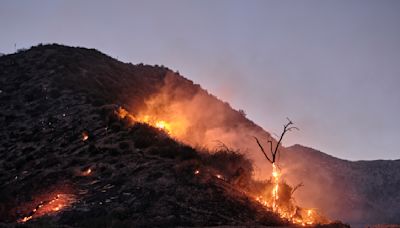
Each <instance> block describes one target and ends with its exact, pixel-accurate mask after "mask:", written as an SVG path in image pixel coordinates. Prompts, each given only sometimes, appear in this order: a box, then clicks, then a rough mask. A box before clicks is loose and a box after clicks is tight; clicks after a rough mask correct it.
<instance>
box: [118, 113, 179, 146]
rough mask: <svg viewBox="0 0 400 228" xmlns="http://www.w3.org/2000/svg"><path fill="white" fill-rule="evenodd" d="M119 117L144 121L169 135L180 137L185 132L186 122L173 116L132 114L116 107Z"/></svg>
mask: <svg viewBox="0 0 400 228" xmlns="http://www.w3.org/2000/svg"><path fill="white" fill-rule="evenodd" d="M116 113H117V115H118V116H119V118H121V119H124V118H127V119H128V120H130V121H131V122H132V123H134V122H139V123H146V124H148V125H150V126H153V127H155V128H158V129H160V130H163V131H165V132H166V133H168V134H169V135H170V136H172V137H174V138H177V139H180V138H182V135H183V134H184V133H185V132H186V131H185V128H186V124H185V121H182V120H177V119H178V118H176V117H174V118H173V120H171V118H168V117H164V118H165V119H163V118H162V117H157V116H156V115H151V113H145V114H144V113H143V114H139V115H137V116H133V115H132V114H130V113H129V112H128V111H126V110H125V109H123V108H121V107H120V108H118V109H117V111H116Z"/></svg>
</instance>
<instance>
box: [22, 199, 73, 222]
mask: <svg viewBox="0 0 400 228" xmlns="http://www.w3.org/2000/svg"><path fill="white" fill-rule="evenodd" d="M73 202H75V196H74V195H71V194H56V195H55V196H54V197H53V198H51V199H49V200H44V201H40V202H39V203H38V204H37V205H36V206H35V208H33V209H32V210H31V211H30V212H29V213H28V214H27V215H26V216H24V217H23V218H21V219H19V220H18V221H17V222H19V223H24V222H27V221H29V220H31V219H33V218H37V217H41V216H43V215H50V214H54V213H57V212H58V211H60V210H62V209H64V208H66V207H69V206H70V205H71V204H72V203H73Z"/></svg>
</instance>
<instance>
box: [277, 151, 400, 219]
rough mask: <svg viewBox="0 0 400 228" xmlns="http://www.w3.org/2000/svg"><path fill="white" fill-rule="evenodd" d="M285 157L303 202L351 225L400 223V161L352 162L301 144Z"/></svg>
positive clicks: (289, 177)
mask: <svg viewBox="0 0 400 228" xmlns="http://www.w3.org/2000/svg"><path fill="white" fill-rule="evenodd" d="M283 156H284V157H285V158H282V160H284V164H285V165H287V166H290V167H291V170H290V172H288V174H287V175H288V179H290V180H302V181H303V183H304V185H305V187H304V189H302V190H300V191H298V193H297V194H298V196H299V198H300V199H302V200H301V201H302V202H303V203H306V204H313V205H318V207H320V208H321V209H323V211H324V212H326V213H327V214H329V215H330V216H331V217H333V218H340V219H342V220H343V221H346V222H349V223H351V224H384V223H391V224H400V218H399V215H400V191H399V189H400V160H376V161H355V162H352V161H346V160H342V159H338V158H335V157H332V156H330V155H327V154H324V153H322V152H320V151H317V150H315V149H312V148H308V147H304V146H301V145H294V146H292V147H289V148H287V150H286V151H285V154H284V155H283Z"/></svg>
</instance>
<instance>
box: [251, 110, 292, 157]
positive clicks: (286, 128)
mask: <svg viewBox="0 0 400 228" xmlns="http://www.w3.org/2000/svg"><path fill="white" fill-rule="evenodd" d="M286 119H287V120H288V123H287V124H285V125H283V131H282V134H281V136H280V137H279V140H278V142H277V143H276V145H275V148H274V149H273V143H272V139H271V138H270V139H268V144H269V146H270V154H271V155H270V156H271V157H269V156H268V155H267V153H266V152H265V150H264V147H263V146H262V145H261V143H260V141H259V140H258V138H257V137H255V136H254V138H255V139H256V142H257V144H258V146H259V147H260V150H261V152H262V153H263V154H264V156H265V158H267V160H268V161H269V162H270V163H271V164H274V163H275V161H276V155H277V154H278V153H279V146H280V145H281V143H282V139H283V136H285V134H286V132H288V131H292V130H299V128H297V127H295V126H293V125H294V123H293V122H292V121H291V120H290V119H289V118H286Z"/></svg>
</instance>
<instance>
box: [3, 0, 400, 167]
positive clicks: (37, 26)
mask: <svg viewBox="0 0 400 228" xmlns="http://www.w3.org/2000/svg"><path fill="white" fill-rule="evenodd" d="M53 42H56V43H62V44H66V45H73V46H84V47H89V48H96V49H99V50H100V51H102V52H105V53H106V54H109V55H111V56H113V57H117V58H118V59H120V60H122V61H125V62H132V63H139V62H143V63H147V64H160V65H161V64H162V65H165V66H167V67H169V68H171V69H173V70H179V72H180V73H181V74H183V75H184V76H185V77H187V78H189V79H191V80H193V81H194V82H196V83H199V84H201V85H202V86H203V88H205V89H207V90H208V91H210V92H211V93H213V94H215V95H216V96H218V97H219V98H221V99H223V100H225V101H228V102H229V103H230V104H231V105H232V106H233V107H234V108H236V109H244V110H245V111H246V113H247V115H248V117H249V118H250V119H252V120H253V121H255V122H256V123H258V124H259V125H261V126H262V127H264V128H265V129H266V130H267V131H270V132H275V133H280V132H281V128H282V125H283V124H284V123H285V121H286V120H285V118H286V117H290V118H291V119H292V120H293V121H294V122H295V123H296V124H297V125H298V126H299V127H300V128H301V131H299V132H294V133H292V134H290V135H289V137H288V138H287V140H286V141H285V142H284V144H285V145H291V144H294V143H299V144H303V145H307V146H311V147H314V148H316V149H319V150H321V151H324V152H326V153H328V154H331V155H334V156H337V157H340V158H345V159H351V160H360V159H361V160H370V159H399V158H400V150H399V143H400V137H399V136H400V90H399V86H400V1H395V0H393V1H385V0H376V1H367V0H360V1H349V0H343V1H340V0H335V1H319V0H316V1H297V0H296V1H295V0H293V1H282V0H279V1H278V0H277V1H245V0H243V1H222V0H218V1H204V0H201V1H189V0H182V1H167V0H160V1H148V0H146V1H141V2H139V1H137V2H135V1H108V2H105V1H98V0H96V1H71V0H68V1H56V0H49V1H33V0H32V1H15V0H10V1H4V0H0V52H2V53H12V52H14V43H16V44H17V48H22V47H30V46H32V45H36V44H38V43H53Z"/></svg>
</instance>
